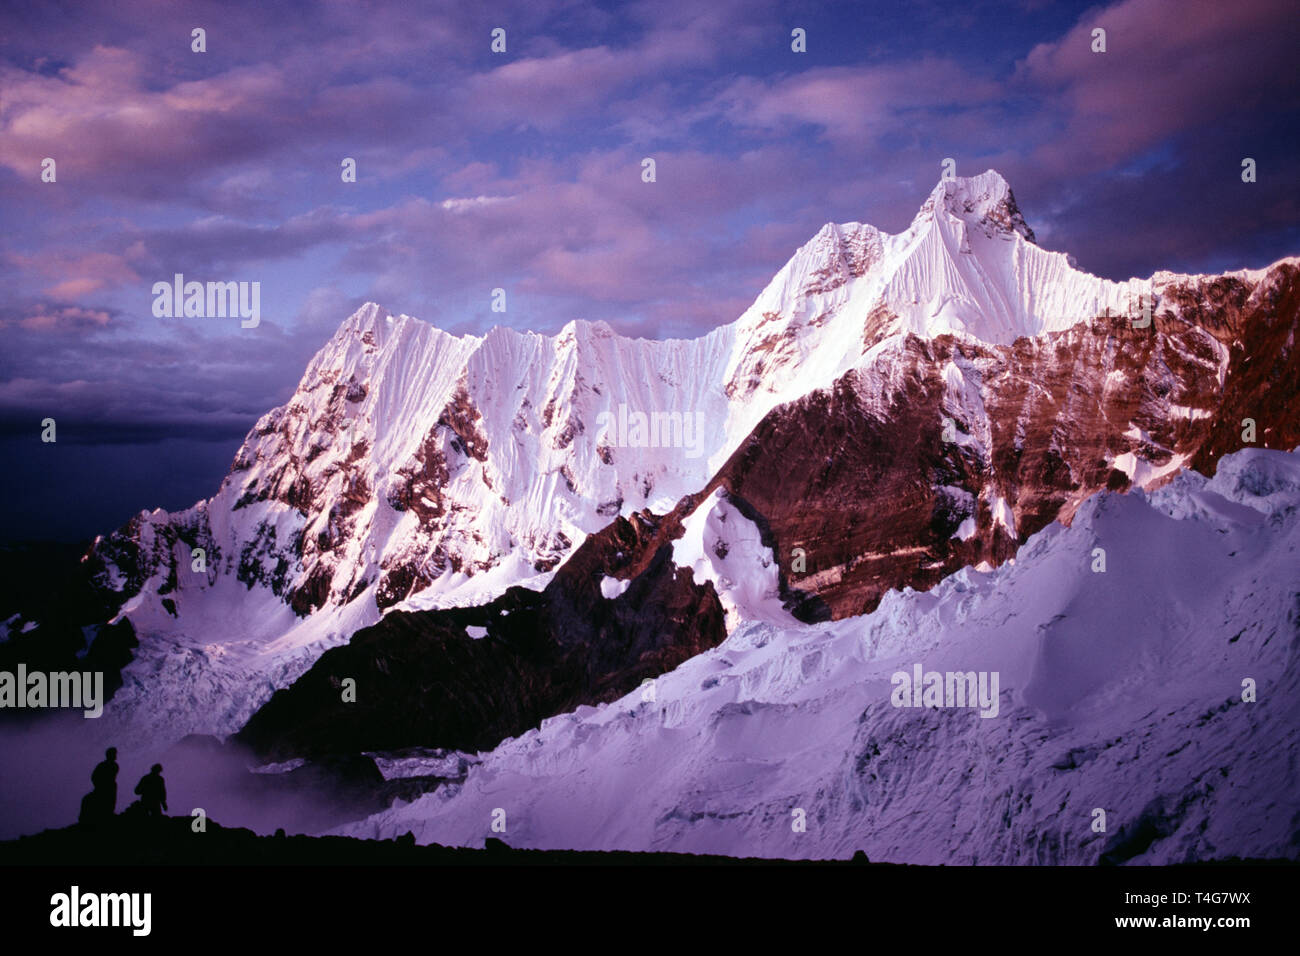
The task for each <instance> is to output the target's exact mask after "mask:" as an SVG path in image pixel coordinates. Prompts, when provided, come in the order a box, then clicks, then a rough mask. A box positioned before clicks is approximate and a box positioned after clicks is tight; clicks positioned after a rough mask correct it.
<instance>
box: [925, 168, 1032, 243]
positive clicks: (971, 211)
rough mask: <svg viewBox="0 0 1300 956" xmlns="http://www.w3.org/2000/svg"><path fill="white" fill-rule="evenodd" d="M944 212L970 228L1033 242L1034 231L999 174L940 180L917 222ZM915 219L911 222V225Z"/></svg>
mask: <svg viewBox="0 0 1300 956" xmlns="http://www.w3.org/2000/svg"><path fill="white" fill-rule="evenodd" d="M939 211H943V212H946V213H947V214H948V215H951V216H954V217H956V218H958V219H960V220H962V221H964V222H966V223H969V224H971V225H977V226H980V227H982V228H984V229H987V230H989V231H993V232H1001V233H1003V234H1011V233H1016V234H1019V235H1020V236H1022V237H1024V239H1026V240H1027V241H1029V242H1035V243H1036V241H1037V240H1036V239H1035V238H1034V231H1033V230H1032V229H1030V228H1029V224H1028V223H1026V222H1025V218H1024V216H1022V215H1021V213H1020V207H1019V206H1017V205H1016V197H1015V195H1014V194H1013V193H1012V192H1011V186H1010V184H1009V183H1008V182H1007V181H1006V180H1005V179H1004V178H1003V177H1002V174H1001V173H999V172H997V171H996V170H993V169H987V170H985V171H984V172H982V173H980V174H979V175H978V176H957V177H954V178H952V179H941V180H939V182H938V184H937V185H936V186H935V187H934V189H933V190H931V191H930V197H929V198H928V199H927V200H926V202H925V204H924V205H923V206H922V207H921V210H920V212H918V213H917V219H920V218H921V217H923V216H933V215H935V214H937V213H938V212H939ZM915 221H916V220H913V223H914V224H915Z"/></svg>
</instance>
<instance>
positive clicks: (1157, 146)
mask: <svg viewBox="0 0 1300 956" xmlns="http://www.w3.org/2000/svg"><path fill="white" fill-rule="evenodd" d="M1298 22H1300V18H1297V16H1296V12H1295V5H1294V2H1292V0H1234V2H1232V3H1222V2H1218V0H1212V2H1201V0H1123V2H1119V3H1113V4H1100V5H1097V4H1079V3H1070V2H1066V0H1057V2H1053V0H969V2H964V3H960V4H944V3H933V2H913V3H906V4H904V3H889V2H883V0H882V2H871V3H866V2H862V3H857V2H854V3H813V2H780V3H777V2H768V0H709V2H699V0H652V2H644V3H641V2H629V3H588V2H575V0H523V2H518V3H492V2H483V3H463V2H462V3H414V2H404V3H394V4H383V3H364V2H356V0H345V2H326V3H312V4H307V3H276V4H266V3H261V2H257V3H226V2H221V3H185V2H171V0H166V2H164V0H120V2H111V3H110V2H104V3H94V2H88V3H44V4H35V5H19V4H13V3H10V4H5V5H4V7H3V9H0V208H2V209H3V214H4V216H3V218H4V229H3V230H2V231H0V460H3V462H4V464H5V467H3V468H0V541H12V540H17V539H28V538H42V539H55V540H77V539H81V538H88V537H90V536H93V535H94V534H96V533H101V532H106V531H109V530H111V529H113V528H115V527H117V526H119V525H120V524H122V523H123V522H124V521H125V520H126V519H127V518H129V517H130V516H131V515H132V514H133V513H135V512H137V511H139V510H141V509H145V508H154V507H164V508H167V509H169V510H178V509H181V508H184V507H187V506H189V505H190V504H193V503H194V502H195V501H196V500H198V499H200V498H203V497H207V496H209V495H211V494H212V493H214V492H215V491H216V489H217V486H218V485H219V483H220V481H221V478H222V476H223V475H224V474H225V472H226V471H227V470H228V467H229V464H230V462H231V460H232V459H233V457H234V453H235V451H236V449H237V448H238V446H239V444H240V442H241V440H242V439H243V436H244V435H245V434H246V432H247V431H248V429H249V428H250V427H251V426H252V425H253V423H254V422H255V421H256V420H257V418H258V417H260V416H261V415H262V414H263V413H265V412H266V411H268V410H269V409H271V408H273V407H275V406H276V405H279V404H282V403H284V402H285V401H286V400H287V399H288V398H289V396H290V395H291V394H292V391H293V388H294V386H295V385H296V383H297V381H298V379H299V378H300V377H301V375H302V372H303V370H304V368H305V366H306V364H307V362H308V361H309V359H310V357H311V356H312V354H313V353H314V352H315V351H316V350H317V349H318V348H320V346H321V345H323V344H324V343H325V341H326V340H327V339H328V338H329V337H330V336H331V335H332V334H333V332H334V331H335V329H336V328H337V327H338V325H339V324H340V323H341V322H342V321H343V320H344V319H345V318H346V317H347V316H348V315H349V314H350V313H351V312H353V311H354V310H355V309H356V308H357V307H358V306H360V305H361V304H362V303H364V302H366V301H369V300H373V301H376V302H378V303H380V304H381V305H382V306H384V307H385V308H386V309H388V310H389V311H391V312H393V313H407V314H410V315H414V316H417V317H419V318H421V319H425V320H427V321H430V322H432V323H434V324H436V325H438V326H439V327H440V328H443V329H446V330H448V331H451V332H454V333H458V334H461V333H473V334H481V333H482V332H484V331H486V330H487V329H489V328H490V327H491V326H493V325H496V324H506V325H510V326H513V327H516V328H520V329H533V330H537V331H541V332H555V331H557V330H558V329H559V328H561V327H562V326H563V325H564V324H565V323H566V322H568V321H570V320H572V319H590V320H596V319H602V320H605V321H607V322H609V323H610V325H612V326H613V327H614V328H615V329H617V330H618V331H620V332H623V333H625V334H629V335H639V336H646V337H651V338H664V337H693V336H696V335H700V334H703V333H704V332H707V331H708V330H709V329H711V328H713V327H715V326H717V325H720V324H723V323H726V322H730V321H732V320H734V319H735V318H736V317H738V316H739V315H740V314H741V312H743V311H744V310H745V308H746V307H748V305H749V304H750V303H751V302H752V301H753V299H754V298H755V297H756V296H757V294H758V293H759V292H760V291H761V290H762V288H763V287H764V285H766V283H767V282H768V280H770V279H771V277H772V276H773V275H774V274H775V273H776V271H777V270H778V269H780V267H781V266H782V265H783V264H784V263H785V261H786V260H787V259H788V258H789V257H790V255H791V254H793V252H794V251H795V249H796V248H797V247H798V246H800V245H801V244H803V243H804V242H806V241H807V240H808V239H809V238H811V237H812V236H813V235H814V234H815V233H816V232H817V230H818V229H819V228H820V227H821V226H822V225H823V224H824V223H826V222H854V221H856V222H869V223H872V224H874V225H876V226H878V227H880V228H881V229H884V230H886V231H888V232H898V231H901V230H902V229H904V228H906V226H907V224H908V223H909V222H910V221H911V218H912V216H913V215H914V213H915V212H916V210H917V208H918V207H919V206H920V204H921V203H922V202H923V201H924V199H925V197H926V196H927V194H928V193H929V191H930V190H931V189H932V188H933V186H934V185H935V183H936V182H937V181H938V180H939V178H940V174H941V164H942V162H943V160H944V159H945V158H948V157H951V158H953V159H954V160H955V162H956V171H957V174H958V175H967V174H974V173H978V172H982V171H983V170H985V169H988V168H994V169H997V170H998V171H999V172H1001V173H1002V174H1003V175H1004V176H1005V177H1006V178H1007V180H1008V181H1009V182H1010V184H1011V186H1012V188H1013V190H1014V191H1015V195H1016V198H1017V201H1018V203H1019V205H1020V207H1021V210H1022V212H1023V213H1024V216H1025V218H1026V220H1027V221H1028V223H1029V225H1030V226H1031V227H1032V228H1033V230H1034V232H1035V233H1036V235H1037V239H1038V242H1039V244H1040V245H1042V246H1044V247H1046V248H1048V249H1058V250H1062V251H1065V252H1068V253H1070V254H1071V255H1073V256H1074V257H1075V259H1076V260H1077V263H1078V265H1079V266H1080V267H1081V268H1084V269H1086V270H1088V271H1090V272H1093V273H1095V274H1098V275H1102V276H1106V277H1109V278H1112V279H1126V278H1129V277H1131V276H1148V275H1150V274H1151V273H1152V272H1154V271H1156V270H1159V269H1170V270H1174V271H1180V272H1217V271H1222V270H1226V269H1236V268H1243V267H1260V266H1264V265H1267V264H1268V263H1270V262H1273V261H1275V260H1276V259H1279V258H1281V257H1283V256H1287V255H1295V254H1297V253H1300V201H1298V196H1300V189H1298V188H1297V182H1298V179H1297V174H1300V159H1297V149H1296V147H1297V140H1300V134H1298V133H1297V130H1298V129H1300V123H1298V122H1297V121H1298V120H1300V86H1298V84H1297V81H1296V76H1297V69H1296V65H1295V60H1294V51H1295V50H1296V49H1297V47H1298V43H1297V41H1298V40H1300V29H1298V27H1297V23H1298ZM195 28H202V29H203V30H204V31H205V35H204V40H205V51H204V52H195V50H194V49H193V45H194V41H193V33H192V31H193V30H194V29H195ZM498 28H499V29H501V30H504V31H505V51H504V52H494V51H493V49H492V42H493V31H494V30H496V29H498ZM1097 28H1102V29H1104V30H1105V31H1106V52H1105V53H1095V52H1093V49H1092V47H1093V43H1094V41H1093V31H1094V30H1095V29H1097ZM795 29H800V30H803V31H804V34H805V37H806V52H796V51H795V50H793V49H792V31H794V30H795ZM1247 157H1249V158H1252V159H1254V160H1255V162H1256V170H1257V173H1256V175H1257V180H1256V182H1254V183H1244V182H1243V181H1242V176H1241V164H1242V160H1243V159H1244V158H1247ZM47 158H50V159H53V160H54V161H55V180H54V181H53V182H46V181H43V177H42V166H43V161H44V160H45V159H47ZM345 158H351V159H353V160H355V164H356V181H355V182H344V181H343V176H342V175H341V169H342V165H341V164H342V163H343V161H344V159H345ZM646 158H652V159H654V161H655V181H654V182H653V183H647V182H644V181H643V178H642V169H643V165H642V161H643V160H644V159H646ZM176 273H181V274H183V275H184V276H185V277H186V279H187V280H191V281H201V282H206V281H221V282H232V281H250V282H251V281H256V282H259V283H260V290H261V321H260V324H259V325H258V326H257V327H256V328H242V327H241V323H240V320H239V319H238V318H199V317H188V318H185V317H180V318H172V317H155V315H154V314H153V303H154V294H153V286H154V283H155V282H159V281H166V282H170V281H171V279H172V276H173V275H174V274H176ZM497 288H500V289H504V290H505V293H506V298H505V303H506V311H505V312H504V313H501V312H493V311H492V302H493V299H492V290H493V289H497ZM46 418H53V419H55V422H56V426H57V439H58V440H57V441H56V442H54V443H45V442H42V441H41V440H40V439H41V432H42V425H41V423H42V421H43V420H44V419H46Z"/></svg>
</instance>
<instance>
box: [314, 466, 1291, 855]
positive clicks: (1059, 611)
mask: <svg viewBox="0 0 1300 956" xmlns="http://www.w3.org/2000/svg"><path fill="white" fill-rule="evenodd" d="M717 505H718V503H717V502H713V501H708V502H705V503H704V504H703V505H702V506H701V511H702V512H703V513H704V514H705V515H706V516H707V520H706V521H701V522H700V523H702V524H703V523H707V521H713V522H715V523H716V521H717V516H716V514H715V513H714V509H716V507H717ZM1098 548H1100V549H1104V552H1105V559H1106V570H1105V571H1104V572H1100V573H1099V572H1095V571H1093V570H1092V568H1093V567H1094V565H1095V564H1096V556H1097V551H1096V549H1098ZM734 553H735V555H736V560H740V559H741V558H742V557H743V558H745V559H746V560H749V561H750V562H751V565H752V566H751V568H750V570H749V571H748V572H747V574H748V575H749V577H748V580H749V581H751V582H758V581H762V580H764V576H765V569H764V567H763V566H762V561H761V557H762V555H761V552H758V551H756V550H753V549H750V550H746V549H744V548H741V549H737V550H736V551H735V552H734ZM687 556H688V557H692V558H702V557H703V555H702V554H701V553H700V549H698V548H696V549H694V550H693V551H691V552H690V554H689V555H687ZM729 556H730V555H729ZM742 573H744V572H741V571H740V570H739V569H737V568H728V574H729V575H731V576H732V577H733V578H735V577H737V576H738V575H740V574H742ZM1298 585H1300V453H1297V451H1293V452H1291V453H1284V452H1275V451H1264V450H1253V449H1252V450H1245V451H1241V452H1238V453H1236V454H1233V455H1230V456H1227V457H1226V458H1224V459H1223V461H1222V462H1221V464H1220V467H1219V469H1218V473H1217V475H1216V477H1215V478H1213V479H1208V480H1207V479H1206V478H1204V477H1202V476H1200V475H1198V474H1196V473H1194V472H1186V473H1184V474H1182V475H1180V476H1178V477H1177V478H1175V479H1174V480H1173V481H1172V482H1170V483H1169V484H1168V485H1166V486H1165V487H1163V488H1160V489H1159V490H1157V491H1154V492H1142V491H1134V492H1133V493H1131V494H1128V495H1115V494H1101V495H1097V496H1094V497H1093V498H1091V499H1089V500H1088V501H1087V502H1086V503H1085V504H1084V506H1083V507H1082V508H1080V510H1079V511H1078V513H1077V514H1076V515H1075V517H1074V520H1073V522H1072V525H1071V526H1070V527H1068V528H1067V527H1065V526H1063V525H1059V524H1053V525H1051V526H1049V527H1048V528H1046V529H1044V530H1043V531H1042V532H1040V533H1038V534H1036V535H1034V536H1033V537H1032V538H1030V539H1029V541H1028V542H1027V543H1026V544H1024V545H1023V546H1022V547H1021V549H1020V551H1019V553H1018V555H1017V558H1016V561H1015V562H1014V564H1011V563H1008V564H1006V565H1004V566H1002V567H1000V568H998V569H996V570H993V571H989V572H981V571H977V570H974V569H970V568H968V569H964V570H962V571H960V572H958V573H956V574H954V575H952V576H951V577H949V578H947V579H946V580H944V581H943V582H942V583H941V584H940V585H939V586H938V587H936V588H935V589H933V590H932V591H929V592H926V593H917V592H913V591H911V590H906V591H903V592H901V593H900V592H897V591H895V592H890V593H889V594H888V595H887V596H886V597H885V599H884V601H883V602H882V603H881V605H880V607H879V608H878V609H877V610H876V611H875V612H874V613H872V614H869V615H866V616H863V617H858V618H850V619H845V620H841V621H838V622H833V623H827V624H817V625H801V624H797V623H789V622H787V623H775V622H772V621H757V622H755V621H751V622H748V623H744V624H742V625H740V626H739V627H738V628H737V629H736V630H735V631H734V632H733V633H731V635H730V637H729V638H728V639H727V641H726V642H725V643H724V644H722V645H721V646H719V647H718V648H716V649H714V650H712V651H710V652H707V653H705V654H702V655H700V656H698V657H696V658H693V659H691V660H690V661H688V662H686V663H685V664H683V665H681V666H680V667H678V668H677V669H676V670H675V671H673V672H671V673H669V674H665V675H663V676H661V677H660V678H659V679H658V680H657V681H656V682H655V686H654V688H653V692H649V689H648V688H643V689H639V690H637V691H636V692H634V693H632V694H629V695H628V696H626V697H624V698H622V699H621V700H618V701H615V702H613V703H610V704H608V705H604V706H601V707H596V708H591V707H583V708H579V709H578V711H576V712H574V713H570V714H565V715H562V716H559V717H555V718H552V719H550V720H547V721H545V722H544V723H543V725H542V726H541V728H540V729H538V730H534V731H531V732H529V733H527V734H525V735H523V736H521V737H519V738H515V739H510V740H507V741H505V742H503V743H502V744H501V745H499V746H498V747H496V748H495V749H493V750H492V751H491V752H489V753H486V754H482V755H480V762H478V763H475V764H473V765H471V766H470V767H469V773H468V776H467V778H466V779H465V781H464V783H463V784H448V785H444V786H442V787H441V788H439V789H438V790H437V791H435V792H433V793H431V794H427V795H425V796H423V797H421V798H419V799H417V800H415V801H414V802H412V803H409V804H404V803H402V802H401V801H399V802H398V803H396V804H395V805H394V806H393V807H392V808H391V809H390V810H388V811H386V812H383V813H380V814H377V815H375V816H373V817H371V818H369V819H368V820H365V821H362V822H358V823H356V824H351V825H348V826H345V827H342V828H339V830H338V831H336V832H342V833H348V834H352V835H356V836H363V837H395V836H398V835H401V834H403V833H406V832H407V831H411V832H413V833H414V834H415V836H416V838H417V839H418V840H419V841H420V842H424V843H430V842H436V843H442V844H451V845H463V846H480V845H482V843H483V841H484V838H485V837H488V836H493V835H496V836H500V837H502V838H503V839H505V840H506V842H508V843H510V844H511V845H512V846H517V847H540V848H575V849H629V850H673V851H686V852H698V853H723V854H730V855H741V856H751V855H752V856H766V857H786V858H845V857H849V856H851V855H852V854H853V853H854V852H855V851H857V850H863V851H865V852H866V853H867V855H868V856H869V857H870V859H872V860H877V861H895V862H910V863H926V864H938V863H947V864H975V863H981V864H999V863H1016V864H1027V863H1070V864H1092V863H1096V862H1098V861H1100V860H1102V859H1105V860H1108V861H1111V862H1121V863H1122V862H1133V863H1147V864H1163V863H1176V862H1181V861H1187V860H1198V859H1212V858H1225V857H1231V856H1238V857H1251V856H1270V857H1272V856H1277V855H1278V853H1279V851H1281V852H1284V853H1286V854H1287V855H1290V856H1291V857H1293V858H1294V857H1295V856H1296V854H1297V851H1298V849H1300V830H1297V824H1296V820H1297V819H1300V780H1297V768H1296V764H1295V761H1294V757H1293V755H1294V754H1295V753H1296V752H1297V745H1298V744H1300V740H1298V739H1297V738H1298V737H1300V693H1298V692H1297V691H1298V690H1300V687H1297V684H1298V682H1300V662H1298V661H1297V650H1298V649H1300V586H1298ZM742 593H743V592H742V591H740V590H739V589H733V590H732V591H731V594H732V595H733V597H738V596H740V595H741V594H742ZM916 664H921V665H922V666H923V667H924V669H925V670H926V671H956V672H970V671H975V672H981V671H983V672H997V673H998V675H999V677H1000V689H1001V696H1000V708H999V712H998V716H997V717H995V718H991V719H986V718H981V717H980V716H979V714H978V712H976V711H975V710H973V709H970V708H961V707H952V708H940V709H935V708H919V709H918V708H910V707H905V708H896V707H894V706H893V705H892V704H891V702H890V697H891V691H892V686H891V677H892V675H893V674H894V673H895V672H898V671H903V672H908V673H910V672H911V670H912V668H913V666H914V665H916ZM1252 687H1253V693H1252V692H1251V691H1250V688H1252ZM1251 697H1253V698H1254V699H1253V700H1249V701H1248V700H1247V699H1246V698H1251ZM497 809H501V810H504V811H505V815H506V830H505V832H504V833H495V834H494V833H493V832H492V831H491V829H490V827H491V822H492V820H493V812H494V810H497ZM798 811H802V814H800V813H799V812H798ZM1102 812H1104V830H1103V829H1101V824H1102V815H1101V814H1102ZM800 818H803V819H804V820H805V821H806V826H805V828H804V829H803V831H802V832H800V829H799V827H798V826H796V825H795V824H796V823H797V821H798V820H799V819H800Z"/></svg>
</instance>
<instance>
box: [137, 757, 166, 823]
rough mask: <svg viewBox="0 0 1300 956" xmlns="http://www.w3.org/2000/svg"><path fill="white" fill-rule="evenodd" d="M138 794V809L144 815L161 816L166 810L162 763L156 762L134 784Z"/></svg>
mask: <svg viewBox="0 0 1300 956" xmlns="http://www.w3.org/2000/svg"><path fill="white" fill-rule="evenodd" d="M135 792H136V793H137V794H139V795H140V809H142V810H143V811H144V815H145V816H146V817H161V816H162V815H163V814H164V813H165V812H166V811H167V785H166V784H165V783H163V778H162V764H160V763H156V764H154V765H153V767H151V768H150V770H149V772H148V773H147V774H145V775H144V776H143V777H141V778H140V782H139V783H137V784H136V785H135Z"/></svg>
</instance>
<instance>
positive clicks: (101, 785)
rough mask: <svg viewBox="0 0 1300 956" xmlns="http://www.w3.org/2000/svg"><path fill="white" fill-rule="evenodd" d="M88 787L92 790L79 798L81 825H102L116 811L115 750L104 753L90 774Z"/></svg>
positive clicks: (114, 748)
mask: <svg viewBox="0 0 1300 956" xmlns="http://www.w3.org/2000/svg"><path fill="white" fill-rule="evenodd" d="M90 785H91V787H93V788H94V789H92V790H91V791H90V793H88V794H86V795H85V796H84V797H82V798H81V816H80V817H79V818H78V819H79V820H80V822H82V823H89V824H96V823H103V822H105V821H107V820H111V819H112V818H113V813H114V811H116V809H117V748H116V747H109V748H108V749H107V750H105V751H104V759H103V760H102V761H100V762H99V763H98V764H96V765H95V769H94V770H92V771H91V772H90Z"/></svg>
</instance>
